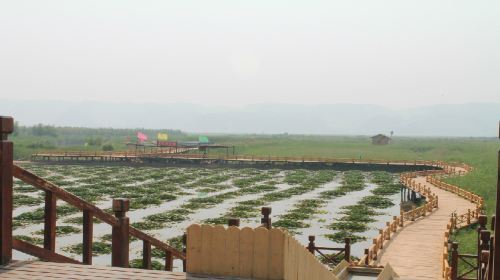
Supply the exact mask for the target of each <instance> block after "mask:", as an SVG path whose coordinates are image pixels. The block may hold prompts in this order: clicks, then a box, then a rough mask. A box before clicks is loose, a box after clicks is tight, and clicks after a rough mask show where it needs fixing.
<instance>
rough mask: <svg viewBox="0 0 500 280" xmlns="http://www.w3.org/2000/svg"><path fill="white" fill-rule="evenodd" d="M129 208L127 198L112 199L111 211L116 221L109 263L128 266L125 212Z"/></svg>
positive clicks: (127, 221)
mask: <svg viewBox="0 0 500 280" xmlns="http://www.w3.org/2000/svg"><path fill="white" fill-rule="evenodd" d="M128 210H129V200H128V199H125V198H117V199H113V212H115V217H116V218H118V222H117V224H116V225H114V226H113V230H112V245H111V247H112V253H111V265H112V266H119V267H128V260H129V258H128V257H129V256H128V254H129V250H128V249H129V244H128V228H129V218H128V217H126V213H127V211H128Z"/></svg>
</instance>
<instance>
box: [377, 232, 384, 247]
mask: <svg viewBox="0 0 500 280" xmlns="http://www.w3.org/2000/svg"><path fill="white" fill-rule="evenodd" d="M378 234H380V239H381V240H380V249H384V230H383V229H379V230H378ZM377 238H378V237H377Z"/></svg>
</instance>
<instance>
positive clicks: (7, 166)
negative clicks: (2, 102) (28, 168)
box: [0, 116, 14, 264]
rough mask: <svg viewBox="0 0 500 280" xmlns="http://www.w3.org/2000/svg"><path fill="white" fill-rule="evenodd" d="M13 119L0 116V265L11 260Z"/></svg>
mask: <svg viewBox="0 0 500 280" xmlns="http://www.w3.org/2000/svg"><path fill="white" fill-rule="evenodd" d="M13 131H14V119H13V118H11V117H4V116H0V228H1V230H0V264H6V263H8V262H9V261H10V260H11V259H12V182H13V181H12V168H13V164H14V161H13V151H14V144H13V143H12V142H11V141H9V140H8V135H9V134H11V133H12V132H13Z"/></svg>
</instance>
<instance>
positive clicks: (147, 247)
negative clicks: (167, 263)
mask: <svg viewBox="0 0 500 280" xmlns="http://www.w3.org/2000/svg"><path fill="white" fill-rule="evenodd" d="M142 268H144V269H151V243H150V242H149V241H147V240H143V241H142Z"/></svg>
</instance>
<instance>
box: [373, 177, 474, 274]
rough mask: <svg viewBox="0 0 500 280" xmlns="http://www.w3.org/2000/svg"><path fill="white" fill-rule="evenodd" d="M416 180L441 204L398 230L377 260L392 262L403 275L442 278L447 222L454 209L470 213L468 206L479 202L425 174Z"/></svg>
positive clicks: (382, 263)
mask: <svg viewBox="0 0 500 280" xmlns="http://www.w3.org/2000/svg"><path fill="white" fill-rule="evenodd" d="M415 180H416V182H417V183H421V184H422V185H423V186H426V187H429V188H430V190H431V192H433V193H434V194H436V195H437V196H438V197H439V208H438V209H436V210H435V211H434V212H433V213H432V214H430V215H429V216H427V217H425V218H422V219H419V220H416V221H415V222H413V223H411V224H408V225H406V226H405V227H404V228H402V229H401V231H399V232H398V233H396V234H395V235H394V237H393V238H392V239H391V241H390V242H389V243H388V244H387V245H386V248H385V250H383V251H382V253H381V257H380V259H379V260H378V262H377V264H380V265H385V264H387V263H390V264H391V266H392V267H393V268H394V270H395V271H397V273H398V274H399V275H400V277H401V279H409V280H410V279H443V278H442V274H441V273H442V272H441V269H442V254H443V252H442V250H443V239H444V232H445V231H446V226H447V224H448V223H449V221H450V217H451V215H452V213H458V214H463V213H467V211H468V209H475V208H476V204H474V203H472V202H470V201H469V200H466V199H464V198H462V197H460V196H458V195H456V194H454V193H452V192H448V191H445V190H442V189H440V188H438V187H436V186H434V185H432V184H430V183H428V182H426V178H425V176H419V177H417V178H416V179H415Z"/></svg>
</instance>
